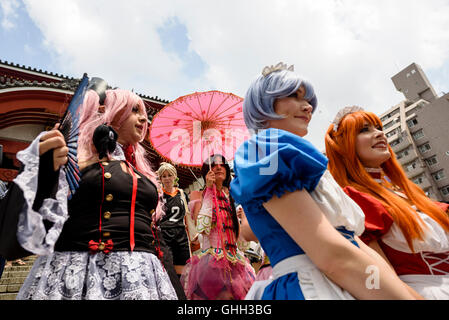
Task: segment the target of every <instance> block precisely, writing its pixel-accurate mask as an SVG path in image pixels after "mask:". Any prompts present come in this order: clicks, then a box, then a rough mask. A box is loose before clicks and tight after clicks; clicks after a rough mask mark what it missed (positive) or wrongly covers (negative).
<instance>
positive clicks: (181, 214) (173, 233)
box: [157, 162, 190, 276]
mask: <svg viewBox="0 0 449 320" xmlns="http://www.w3.org/2000/svg"><path fill="white" fill-rule="evenodd" d="M157 174H158V176H159V180H160V181H161V183H162V190H163V192H164V195H163V199H164V207H165V210H164V211H165V215H164V216H162V218H161V221H160V226H161V230H162V236H163V238H164V241H165V243H166V244H167V246H168V247H169V248H170V250H171V253H172V255H173V264H174V266H175V270H176V273H177V274H178V276H181V274H182V271H183V268H184V266H185V264H186V261H187V260H188V259H189V258H190V245H189V237H188V234H187V231H186V224H185V218H186V213H187V214H190V212H189V210H188V206H187V202H188V200H187V199H188V198H187V195H186V194H185V193H184V191H183V190H181V189H179V188H178V187H177V186H178V183H177V182H178V180H179V178H178V177H177V172H176V168H175V167H174V166H173V165H171V164H170V163H167V162H162V163H161V165H160V167H159V169H158V171H157Z"/></svg>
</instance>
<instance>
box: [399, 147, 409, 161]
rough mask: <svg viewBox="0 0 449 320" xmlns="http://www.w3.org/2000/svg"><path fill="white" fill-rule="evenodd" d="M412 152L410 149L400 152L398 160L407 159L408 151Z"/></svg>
mask: <svg viewBox="0 0 449 320" xmlns="http://www.w3.org/2000/svg"><path fill="white" fill-rule="evenodd" d="M409 150H410V148H407V149H405V150H403V151H401V152H398V153H397V154H396V158H397V159H398V160H399V159H401V158H402V157H406V156H408V151H409Z"/></svg>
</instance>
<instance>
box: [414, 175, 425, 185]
mask: <svg viewBox="0 0 449 320" xmlns="http://www.w3.org/2000/svg"><path fill="white" fill-rule="evenodd" d="M413 182H414V183H416V184H421V183H423V182H424V179H423V176H419V177H418V178H415V179H413Z"/></svg>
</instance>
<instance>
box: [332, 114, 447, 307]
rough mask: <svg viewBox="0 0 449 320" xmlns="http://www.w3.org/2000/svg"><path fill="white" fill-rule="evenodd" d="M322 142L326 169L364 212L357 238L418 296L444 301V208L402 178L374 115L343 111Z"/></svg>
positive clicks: (445, 247)
mask: <svg viewBox="0 0 449 320" xmlns="http://www.w3.org/2000/svg"><path fill="white" fill-rule="evenodd" d="M325 144H326V155H327V157H328V159H329V163H328V166H329V171H330V172H331V173H332V175H333V176H334V178H335V180H336V181H337V182H338V184H340V186H341V187H342V188H344V190H345V192H346V193H347V194H348V195H349V196H350V197H351V198H352V199H353V200H354V201H355V202H357V204H358V205H359V206H360V207H361V208H362V210H363V211H364V213H365V232H364V233H363V235H362V236H361V238H362V240H363V241H364V242H365V243H367V244H368V245H369V246H371V247H372V248H373V249H375V250H376V251H378V252H379V253H380V254H381V255H382V256H383V257H384V258H385V259H386V260H387V261H388V262H389V263H390V264H391V266H392V267H393V268H394V270H395V271H396V273H397V274H398V275H399V276H400V278H401V279H402V280H403V281H404V282H405V283H407V284H408V285H409V286H411V287H412V288H413V289H415V290H416V291H417V292H418V293H420V294H421V295H422V296H423V297H425V298H428V299H449V216H448V214H447V210H448V207H449V205H448V204H444V203H439V202H435V201H433V200H431V199H429V198H428V197H427V196H426V195H425V193H424V192H423V190H422V189H421V188H419V187H418V186H417V185H416V184H414V183H413V182H412V181H410V180H409V179H408V178H407V175H406V174H405V172H404V170H403V169H402V167H401V165H400V164H399V162H398V161H397V159H396V156H395V154H394V152H393V150H392V149H391V147H390V145H389V144H388V142H387V139H386V136H385V135H384V133H383V132H382V122H381V121H380V119H379V118H378V117H377V116H376V115H375V114H374V113H371V112H367V111H364V110H363V109H362V108H360V107H355V106H354V107H346V108H344V109H343V110H341V111H340V112H339V113H338V114H337V116H336V118H335V120H334V122H333V123H332V124H331V125H330V127H329V129H328V130H327V133H326V137H325Z"/></svg>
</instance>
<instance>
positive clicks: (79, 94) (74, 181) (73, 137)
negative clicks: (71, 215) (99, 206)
mask: <svg viewBox="0 0 449 320" xmlns="http://www.w3.org/2000/svg"><path fill="white" fill-rule="evenodd" d="M88 84H89V78H88V77H87V74H86V73H85V74H84V75H83V78H82V79H81V81H80V84H79V86H78V88H77V89H76V91H75V93H74V95H73V97H72V100H71V101H70V103H69V106H68V107H67V110H66V112H65V114H64V116H63V117H62V120H61V123H60V126H59V130H60V131H61V133H62V134H63V136H64V139H65V142H66V144H67V147H68V148H69V153H68V162H67V164H66V165H65V166H64V167H63V170H64V172H65V175H66V178H67V182H68V184H69V188H70V193H69V195H68V198H69V199H71V198H72V196H73V195H74V194H75V191H76V189H78V187H79V181H80V179H81V172H80V170H79V167H78V158H77V149H78V136H79V121H80V115H81V106H82V104H83V100H84V95H85V93H86V91H87V86H88Z"/></svg>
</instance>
